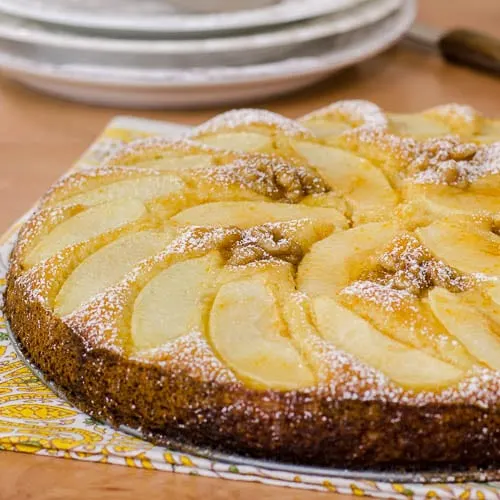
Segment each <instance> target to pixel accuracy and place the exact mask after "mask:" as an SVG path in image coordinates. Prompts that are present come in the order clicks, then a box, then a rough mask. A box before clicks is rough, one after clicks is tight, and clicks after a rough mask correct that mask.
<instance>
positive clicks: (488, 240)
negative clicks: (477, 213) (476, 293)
mask: <svg viewBox="0 0 500 500" xmlns="http://www.w3.org/2000/svg"><path fill="white" fill-rule="evenodd" d="M416 233H417V235H418V237H419V239H420V240H421V241H422V243H423V244H424V245H425V246H426V247H427V248H428V249H429V250H430V251H431V252H432V253H433V254H434V255H435V256H436V257H438V258H439V259H441V260H442V261H444V262H445V263H446V264H448V265H449V266H451V267H454V268H455V269H458V270H459V271H462V272H464V273H483V274H486V275H490V276H499V275H500V236H498V235H496V234H495V233H493V232H492V231H491V225H490V223H489V222H488V220H485V221H483V222H481V221H478V220H471V219H469V218H456V219H443V220H439V221H436V222H433V223H432V224H430V225H429V226H427V227H423V228H419V229H417V231H416Z"/></svg>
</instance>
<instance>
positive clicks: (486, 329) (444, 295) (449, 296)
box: [429, 288, 500, 370]
mask: <svg viewBox="0 0 500 500" xmlns="http://www.w3.org/2000/svg"><path fill="white" fill-rule="evenodd" d="M429 304H430V306H431V308H432V310H433V312H434V314H435V315H436V316H437V318H438V319H439V321H441V323H443V325H444V326H445V327H446V328H447V329H448V331H449V332H450V333H451V334H452V335H454V336H455V337H456V338H457V339H458V340H459V341H460V342H461V343H462V344H463V345H464V346H465V347H466V348H467V349H468V350H469V351H470V352H471V354H472V355H474V356H475V357H476V358H477V359H479V360H480V361H481V362H482V363H484V364H486V365H488V366H489V367H490V368H493V369H494V370H500V335H499V333H500V332H499V331H498V329H499V327H498V325H495V324H494V323H492V322H491V320H489V319H488V317H487V316H486V315H484V314H483V313H482V312H481V311H480V310H479V309H477V308H476V307H474V306H473V305H469V304H467V302H466V301H465V300H464V299H463V296H462V295H461V294H457V293H451V292H449V291H448V290H446V289H444V288H434V289H433V290H432V291H431V292H430V293H429ZM494 330H497V331H494Z"/></svg>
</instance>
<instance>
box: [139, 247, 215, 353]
mask: <svg viewBox="0 0 500 500" xmlns="http://www.w3.org/2000/svg"><path fill="white" fill-rule="evenodd" d="M222 265H223V261H222V258H221V256H220V255H219V253H218V252H211V253H209V254H207V255H206V256H204V257H199V258H196V259H190V260H186V261H183V262H178V263H176V264H173V265H171V266H170V267H168V268H167V269H165V270H164V271H162V272H160V274H158V275H157V276H155V277H154V278H153V279H152V280H151V281H150V282H149V283H148V284H147V285H146V286H145V287H144V288H143V289H142V291H141V292H140V293H139V295H138V296H137V299H136V300H135V303H134V310H133V314H132V325H131V333H132V341H133V343H134V345H135V347H136V348H137V349H143V348H152V347H158V346H161V345H162V344H165V343H167V342H169V341H171V340H174V339H176V338H178V337H180V336H181V335H185V334H188V333H190V332H193V331H197V332H204V331H205V321H206V316H207V314H208V311H209V309H210V303H211V301H212V300H213V296H214V294H215V292H216V285H215V283H216V278H217V274H218V273H219V271H220V270H221V268H222Z"/></svg>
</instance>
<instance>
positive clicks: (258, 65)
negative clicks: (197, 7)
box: [0, 0, 415, 108]
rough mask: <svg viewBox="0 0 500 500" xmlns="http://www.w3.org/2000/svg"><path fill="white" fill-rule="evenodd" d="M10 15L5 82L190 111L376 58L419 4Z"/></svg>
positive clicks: (98, 0)
mask: <svg viewBox="0 0 500 500" xmlns="http://www.w3.org/2000/svg"><path fill="white" fill-rule="evenodd" d="M199 1H200V2H203V1H204V0H199ZM0 13H1V14H0V70H1V71H2V72H3V73H4V74H7V75H9V76H11V77H12V78H14V79H16V80H18V81H21V82H23V83H25V84H26V85H29V86H30V87H34V88H37V89H40V90H42V91H45V92H47V93H51V94H55V95H59V96H62V97H66V98H70V99H75V100H80V101H86V102H90V103H96V104H104V105H115V106H126V107H149V108H153V107H170V108H174V107H175V108H187V107H197V106H207V105H215V104H238V103H242V102H249V101H252V100H257V99H261V98H264V97H269V96H271V95H276V94H283V93H285V92H288V91H291V90H295V89H298V88H300V87H304V86H306V85H308V84H311V83H313V82H315V81H318V80H320V79H322V78H324V77H325V76H327V75H328V74H331V73H332V72H333V71H335V70H338V69H340V68H343V67H345V66H348V65H350V64H353V63H355V62H358V61H360V60H362V59H365V58H368V57H370V56H372V55H374V54H376V53H378V52H380V51H381V50H383V49H385V48H386V47H388V46H389V45H390V44H392V43H394V42H395V41H396V40H398V39H399V38H400V37H401V36H402V35H403V34H404V33H405V31H406V30H407V29H408V28H409V26H410V25H411V23H412V21H413V19H414V17H415V0H307V1H306V0H281V1H280V2H278V3H275V4H273V5H271V6H267V7H261V8H255V9H253V10H246V11H236V12H228V13H218V14H188V13H185V14H183V13H181V12H179V11H175V10H173V8H172V7H171V6H169V0H51V1H50V2H47V1H46V0H15V1H12V0H0Z"/></svg>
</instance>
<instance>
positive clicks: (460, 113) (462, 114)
mask: <svg viewBox="0 0 500 500" xmlns="http://www.w3.org/2000/svg"><path fill="white" fill-rule="evenodd" d="M427 113H428V114H432V115H438V116H441V117H442V118H443V119H445V120H446V121H451V122H453V121H460V122H462V123H468V124H473V123H475V121H476V120H477V119H478V117H480V114H479V113H478V112H477V111H476V110H475V109H474V108H473V107H471V106H467V105H464V104H456V103H450V104H442V105H441V106H436V107H434V108H431V109H429V110H428V111H427Z"/></svg>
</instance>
